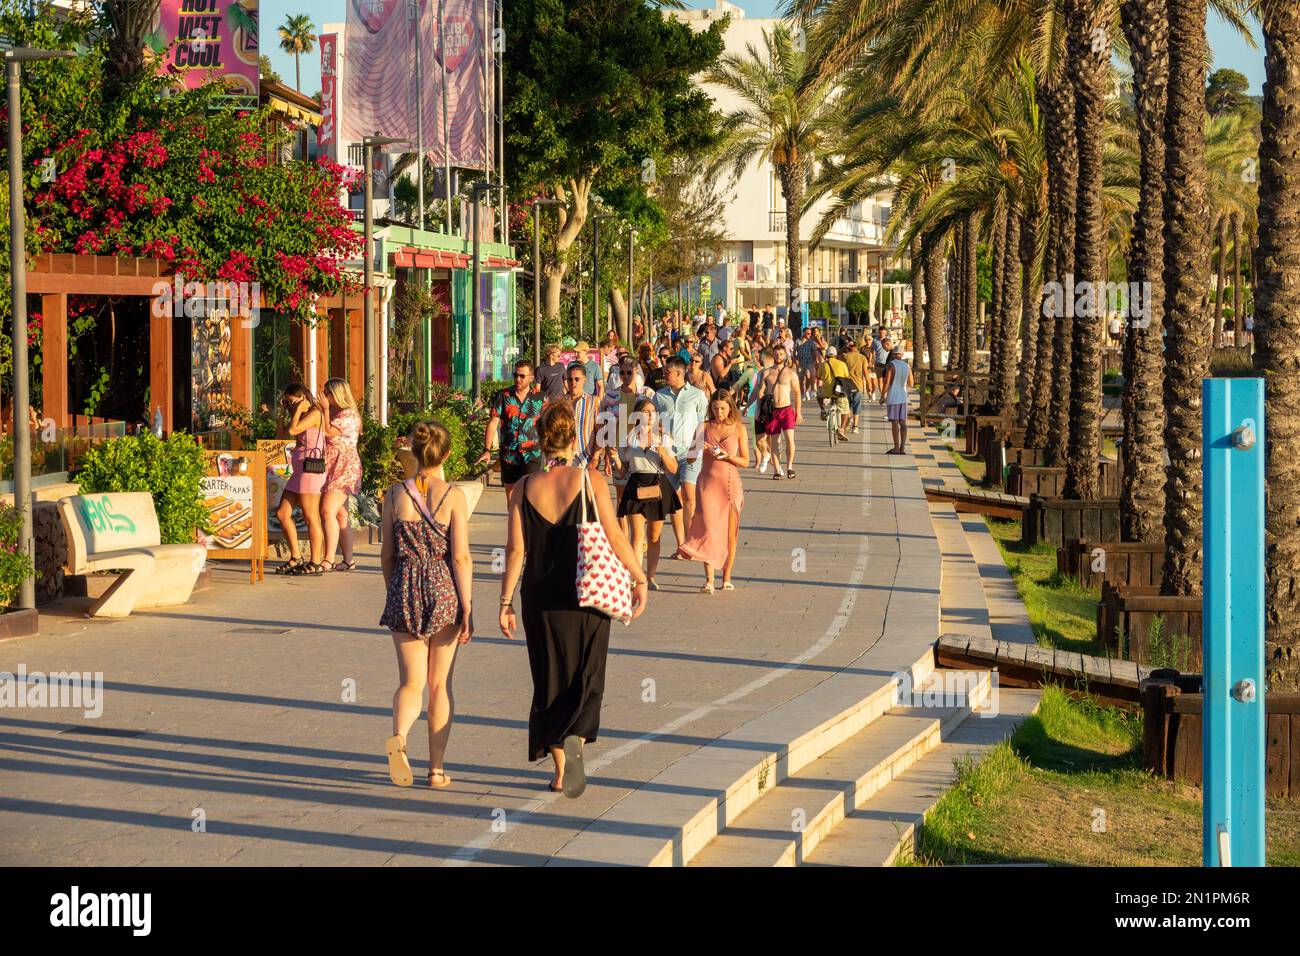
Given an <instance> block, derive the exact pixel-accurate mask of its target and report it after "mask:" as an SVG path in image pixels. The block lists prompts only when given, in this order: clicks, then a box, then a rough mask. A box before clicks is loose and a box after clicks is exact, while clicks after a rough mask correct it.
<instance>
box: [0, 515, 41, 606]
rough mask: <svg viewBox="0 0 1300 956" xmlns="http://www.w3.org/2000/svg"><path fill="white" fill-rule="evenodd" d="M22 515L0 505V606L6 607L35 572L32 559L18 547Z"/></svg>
mask: <svg viewBox="0 0 1300 956" xmlns="http://www.w3.org/2000/svg"><path fill="white" fill-rule="evenodd" d="M22 526H23V516H22V513H21V512H20V511H19V510H18V509H17V508H10V507H9V506H8V505H0V606H3V607H8V606H9V605H10V604H12V603H13V601H14V598H16V597H17V596H18V589H19V588H20V587H21V586H22V583H23V582H24V581H26V580H27V579H28V578H30V577H32V576H33V575H34V574H35V573H36V568H35V566H34V565H33V564H32V559H31V558H30V557H29V556H28V555H27V554H25V553H24V552H22V551H20V550H19V549H18V535H19V532H20V531H21V530H22Z"/></svg>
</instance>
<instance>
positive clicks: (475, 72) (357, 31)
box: [340, 0, 491, 169]
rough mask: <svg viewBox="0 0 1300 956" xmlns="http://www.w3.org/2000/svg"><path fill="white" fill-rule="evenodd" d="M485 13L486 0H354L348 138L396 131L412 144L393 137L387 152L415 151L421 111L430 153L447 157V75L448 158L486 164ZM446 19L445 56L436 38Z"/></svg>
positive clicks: (347, 71) (472, 165)
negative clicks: (444, 98)
mask: <svg viewBox="0 0 1300 956" xmlns="http://www.w3.org/2000/svg"><path fill="white" fill-rule="evenodd" d="M489 9H490V8H489ZM440 18H441V23H440V22H439V19H440ZM484 20H485V14H484V9H483V3H482V0H349V2H348V14H347V26H346V30H345V34H344V40H345V43H344V49H345V50H346V55H345V57H344V65H343V90H342V92H343V101H344V103H346V104H347V108H346V110H345V112H344V114H343V116H342V117H341V119H342V123H341V127H340V128H341V133H342V137H343V139H344V140H346V141H348V142H360V140H361V138H362V137H363V136H369V135H374V134H378V135H380V136H392V137H396V138H398V139H404V140H409V145H408V144H407V143H396V144H393V145H391V146H388V147H386V149H387V150H388V151H389V152H395V153H400V152H409V151H410V150H411V149H412V148H413V147H414V145H415V144H416V143H417V142H418V141H419V134H420V131H419V129H418V126H417V120H416V117H417V114H420V113H422V114H423V125H424V129H423V142H424V149H425V154H426V155H427V156H428V157H429V159H430V160H432V161H434V162H441V160H442V158H443V135H442V131H443V118H444V117H443V108H442V101H443V87H442V85H441V84H442V82H443V80H444V78H445V80H446V98H447V112H446V119H447V127H448V137H447V139H448V140H449V143H450V148H449V151H448V161H449V162H450V164H451V165H452V166H459V167H462V168H468V169H483V168H485V166H486V165H487V142H486V137H487V133H488V130H489V127H488V125H487V123H486V120H485V117H484V115H483V91H484V88H485V87H484V83H485V82H491V76H490V72H489V73H487V74H485V70H487V69H488V67H489V64H488V62H487V61H489V60H490V58H488V57H485V56H484V50H485V47H486V46H487V43H488V42H489V35H488V34H489V33H490V28H489V29H488V30H487V31H485V30H484ZM440 26H441V33H442V36H443V37H445V39H446V51H445V55H444V51H443V49H442V44H440V43H439V42H438V38H439V27H440ZM417 42H418V43H419V47H420V50H419V61H420V63H419V69H417V68H416V44H417ZM417 84H422V88H421V87H418V86H417ZM488 88H489V89H490V86H489V87H488ZM421 104H422V106H423V109H420V108H419V107H420V105H421Z"/></svg>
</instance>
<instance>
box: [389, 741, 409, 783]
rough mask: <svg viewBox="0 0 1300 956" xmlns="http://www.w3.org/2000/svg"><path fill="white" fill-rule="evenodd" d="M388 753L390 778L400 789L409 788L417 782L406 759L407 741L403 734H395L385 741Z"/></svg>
mask: <svg viewBox="0 0 1300 956" xmlns="http://www.w3.org/2000/svg"><path fill="white" fill-rule="evenodd" d="M384 749H385V750H387V751H388V776H389V777H390V778H392V781H393V783H395V784H397V785H398V786H399V787H409V786H410V785H411V784H412V783H414V782H415V778H414V777H413V776H412V775H411V762H410V761H409V760H407V759H406V740H405V739H403V737H402V735H401V734H393V736H391V737H389V738H388V739H387V740H386V741H384Z"/></svg>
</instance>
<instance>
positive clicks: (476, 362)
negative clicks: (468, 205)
mask: <svg viewBox="0 0 1300 956" xmlns="http://www.w3.org/2000/svg"><path fill="white" fill-rule="evenodd" d="M495 188H496V187H495V186H494V185H493V184H492V183H489V182H477V183H475V184H474V185H473V187H472V189H473V192H474V206H473V221H472V222H471V224H470V229H471V231H472V232H473V234H474V252H473V255H474V277H473V284H472V286H471V288H470V319H469V320H470V325H469V334H470V364H469V368H470V375H471V376H472V377H473V380H472V381H471V383H470V388H471V394H472V396H473V398H474V401H475V402H477V401H478V400H479V396H480V394H481V393H482V390H483V388H482V385H483V383H482V377H483V376H482V367H483V356H482V351H483V330H482V328H481V323H482V321H483V317H482V316H481V315H480V314H479V311H480V307H479V298H480V293H479V284H480V283H481V282H482V280H483V264H482V262H481V261H480V241H479V234H478V223H479V208H480V207H481V206H482V205H483V199H482V196H483V194H484V193H485V192H491V191H492V190H493V189H495Z"/></svg>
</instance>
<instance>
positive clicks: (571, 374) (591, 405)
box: [564, 362, 600, 468]
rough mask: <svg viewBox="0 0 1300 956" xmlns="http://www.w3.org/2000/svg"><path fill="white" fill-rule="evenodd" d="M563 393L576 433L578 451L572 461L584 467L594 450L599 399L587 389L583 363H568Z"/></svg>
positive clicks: (585, 371) (590, 462)
mask: <svg viewBox="0 0 1300 956" xmlns="http://www.w3.org/2000/svg"><path fill="white" fill-rule="evenodd" d="M564 395H565V397H566V398H567V399H568V400H569V402H570V403H571V404H572V405H573V423H574V425H575V426H576V428H575V430H576V431H577V433H578V453H577V454H576V455H574V456H573V463H574V464H575V465H577V466H578V467H579V468H586V467H589V466H590V465H591V464H592V460H591V459H592V452H594V451H595V441H596V417H597V415H598V413H599V411H600V399H599V398H597V397H596V396H595V395H594V394H593V393H591V392H589V391H587V367H586V365H585V364H584V363H582V362H570V363H569V367H568V368H567V369H566V370H565V372H564Z"/></svg>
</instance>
